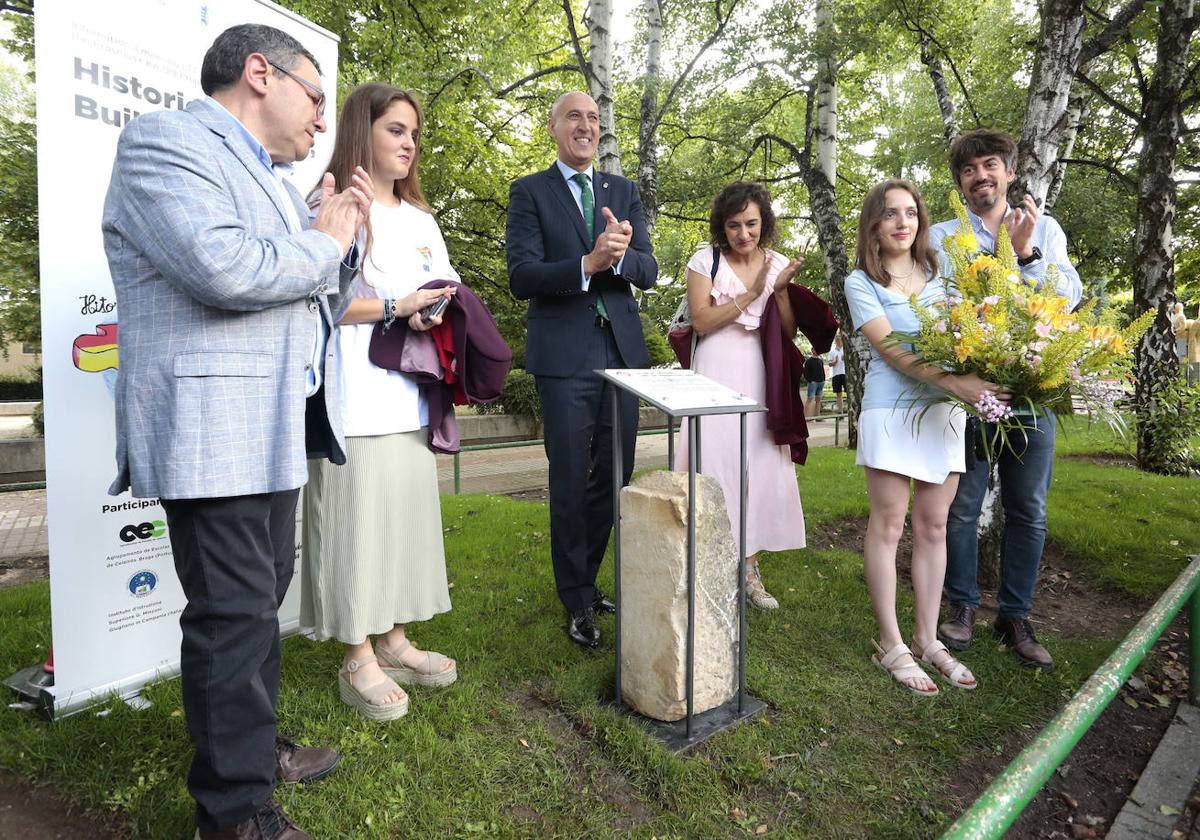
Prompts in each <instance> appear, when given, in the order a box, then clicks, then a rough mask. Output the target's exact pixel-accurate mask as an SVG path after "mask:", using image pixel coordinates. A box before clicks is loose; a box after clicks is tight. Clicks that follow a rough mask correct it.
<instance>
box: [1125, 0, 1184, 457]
mask: <svg viewBox="0 0 1200 840" xmlns="http://www.w3.org/2000/svg"><path fill="white" fill-rule="evenodd" d="M1196 26H1197V13H1196V2H1195V0H1162V2H1161V3H1159V9H1158V44H1157V48H1156V53H1157V55H1156V59H1157V60H1156V62H1155V66H1154V76H1153V77H1152V79H1151V80H1150V84H1149V86H1148V88H1147V89H1146V93H1145V95H1144V96H1143V102H1142V151H1141V155H1140V156H1139V160H1138V197H1137V233H1136V234H1135V238H1134V266H1135V268H1134V281H1133V300H1134V303H1135V305H1136V308H1137V310H1138V311H1139V312H1140V311H1145V310H1146V309H1153V310H1155V312H1157V315H1156V316H1155V319H1154V324H1153V326H1151V327H1150V329H1149V330H1147V331H1146V334H1145V336H1143V337H1142V341H1141V343H1140V344H1139V345H1138V349H1137V389H1136V391H1135V394H1134V406H1135V408H1136V411H1137V416H1138V446H1137V459H1138V466H1139V467H1140V468H1141V469H1144V470H1152V471H1155V472H1166V471H1168V470H1169V469H1170V458H1169V456H1170V455H1171V454H1172V453H1167V452H1164V451H1163V449H1162V447H1161V446H1158V445H1156V442H1155V441H1154V440H1153V439H1152V438H1151V437H1150V429H1149V428H1148V426H1147V424H1146V423H1145V418H1146V416H1147V413H1148V412H1149V411H1151V410H1153V408H1154V401H1155V400H1156V399H1157V398H1158V396H1159V395H1160V394H1161V393H1162V392H1163V389H1164V387H1165V386H1166V384H1167V383H1168V382H1169V381H1170V379H1171V378H1172V377H1173V376H1175V375H1176V373H1177V372H1178V370H1179V360H1178V359H1177V358H1176V355H1175V341H1174V336H1173V333H1172V331H1171V327H1170V321H1169V317H1168V316H1169V313H1170V309H1171V307H1172V305H1173V304H1174V303H1175V269H1174V257H1175V255H1174V249H1173V247H1172V243H1171V225H1172V223H1173V222H1174V220H1175V203H1176V187H1175V155H1176V152H1177V151H1178V147H1179V135H1180V131H1181V129H1182V127H1183V114H1182V113H1181V111H1180V94H1181V92H1182V90H1183V86H1184V84H1185V83H1186V80H1187V75H1188V67H1187V62H1188V51H1189V46H1190V42H1191V39H1192V35H1193V33H1194V32H1195V31H1196Z"/></svg>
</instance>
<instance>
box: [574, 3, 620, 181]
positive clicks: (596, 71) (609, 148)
mask: <svg viewBox="0 0 1200 840" xmlns="http://www.w3.org/2000/svg"><path fill="white" fill-rule="evenodd" d="M612 13H613V7H612V0H591V4H590V6H589V10H588V13H587V15H585V16H584V19H583V21H584V25H585V26H587V30H588V38H589V41H590V43H591V46H590V49H589V51H588V67H589V70H590V72H589V73H588V92H589V93H591V95H592V99H594V100H596V105H597V107H599V109H600V145H599V147H598V148H597V149H596V168H597V169H599V170H600V171H601V172H609V173H611V174H613V175H621V174H622V172H621V150H620V147H619V146H618V145H617V130H616V125H615V120H614V117H613V89H612Z"/></svg>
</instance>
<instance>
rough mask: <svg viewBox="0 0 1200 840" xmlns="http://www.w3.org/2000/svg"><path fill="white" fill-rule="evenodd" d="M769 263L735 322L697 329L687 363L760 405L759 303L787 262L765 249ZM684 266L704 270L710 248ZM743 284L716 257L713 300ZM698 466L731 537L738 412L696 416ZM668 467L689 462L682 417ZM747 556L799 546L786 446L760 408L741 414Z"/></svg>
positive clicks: (763, 393) (796, 491)
mask: <svg viewBox="0 0 1200 840" xmlns="http://www.w3.org/2000/svg"><path fill="white" fill-rule="evenodd" d="M767 258H768V259H769V260H770V261H771V268H770V271H769V274H768V277H767V285H766V288H765V289H764V290H763V293H762V294H761V295H760V296H759V297H758V298H757V299H756V300H754V301H753V302H752V303H751V304H750V305H749V306H747V307H745V312H743V313H742V314H740V315H738V318H737V320H736V321H734V322H733V323H731V324H727V325H726V326H724V327H722V328H721V329H719V330H715V331H713V332H711V333H709V334H708V335H705V336H702V337H701V338H700V340H699V342H698V344H697V346H696V358H695V360H694V362H693V365H692V367H693V369H694V370H695V371H696V372H697V373H699V374H701V375H702V376H707V377H708V378H709V379H712V380H714V381H715V382H719V383H721V384H722V385H725V386H727V387H729V388H733V389H734V390H736V391H738V392H740V393H742V394H744V395H746V396H748V397H750V398H751V399H753V400H755V401H757V402H758V403H760V404H762V405H765V404H766V398H767V389H766V367H765V365H764V364H763V356H762V344H761V342H760V341H759V335H758V326H759V320H760V319H761V317H762V314H763V309H764V308H765V307H766V305H767V300H768V299H769V298H770V296H771V294H772V291H771V289H772V285H773V283H774V280H775V277H776V276H778V274H779V272H780V271H782V270H783V269H784V268H785V267H786V266H787V262H788V261H787V260H786V259H785V258H783V257H782V256H780V255H779V254H777V253H775V252H773V251H767ZM687 267H688V268H689V269H691V270H692V271H694V272H696V273H697V274H700V275H702V276H704V277H708V276H709V275H710V274H711V272H712V248H711V247H706V248H702V249H700V250H699V251H697V252H696V254H695V255H694V256H693V257H692V259H691V260H690V261H689V262H688V266H687ZM745 291H746V287H745V285H744V284H743V283H742V281H741V279H740V278H739V277H738V276H737V275H736V274H735V273H734V272H733V269H731V268H730V267H729V264H728V263H727V262H726V261H725V260H724V258H722V259H721V261H720V264H719V265H718V266H717V275H716V277H715V278H714V279H713V289H712V298H713V303H714V304H716V305H720V304H722V303H727V302H728V301H730V300H732V299H733V298H734V297H736V296H737V295H740V294H744V293H745ZM700 441H701V452H700V462H701V463H700V466H701V472H702V473H703V474H705V475H711V476H713V477H714V478H716V479H717V481H719V482H720V484H721V489H722V490H723V491H724V493H725V507H726V510H727V511H728V513H729V524H730V527H731V528H732V529H733V538H734V540H735V541H736V540H737V538H738V529H739V526H740V522H739V520H738V492H739V488H740V487H741V484H740V480H739V479H740V476H739V473H738V470H739V464H740V452H739V444H738V441H739V421H738V415H736V414H728V415H714V416H710V417H704V418H702V419H701V421H700ZM673 468H674V469H675V470H680V471H686V470H687V468H688V434H687V423H686V422H685V423H684V424H683V431H682V434H681V435H680V445H679V446H678V447H677V449H676V450H675V463H674V465H673ZM746 470H747V482H746V484H747V491H746V556H750V555H752V554H757V553H758V552H759V551H786V550H789V549H795V548H804V545H805V538H804V510H803V508H801V506H800V486H799V484H797V482H796V468H795V465H794V464H793V463H792V458H791V451H790V450H789V449H788V447H786V446H778V445H776V444H775V442H774V440H773V438H772V436H771V433H770V432H769V431H768V430H767V415H766V413H765V412H756V413H753V414H748V415H746Z"/></svg>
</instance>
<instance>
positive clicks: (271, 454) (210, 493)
mask: <svg viewBox="0 0 1200 840" xmlns="http://www.w3.org/2000/svg"><path fill="white" fill-rule="evenodd" d="M271 177H272V176H271V174H270V173H269V172H267V170H266V168H265V167H264V166H263V164H262V163H261V162H260V161H259V160H258V159H257V158H255V157H254V155H253V154H252V153H251V151H250V149H249V147H248V146H247V144H246V142H245V140H244V139H243V138H242V137H241V135H240V134H238V133H237V130H236V128H235V127H234V126H233V125H232V123H230V121H229V117H228V116H226V115H225V114H222V113H221V112H220V110H219V107H218V106H216V105H214V104H213V103H212V102H210V101H208V100H205V99H201V100H197V101H195V102H192V103H191V104H190V105H188V107H187V109H186V110H185V111H157V112H154V113H150V114H145V115H144V116H141V117H138V118H137V119H135V120H133V121H132V122H130V123H129V125H127V126H126V127H125V130H124V131H123V132H122V133H121V139H120V141H119V143H118V146H117V157H116V162H115V164H114V165H113V174H112V181H111V183H110V184H109V188H108V195H107V197H106V199H105V202H104V220H103V225H102V228H103V233H104V250H105V253H106V254H107V255H108V265H109V270H110V271H111V273H112V280H113V286H114V287H115V288H116V293H117V315H118V322H119V339H118V341H119V354H120V368H119V370H118V374H117V387H116V412H117V477H116V480H114V481H113V483H112V486H111V487H110V488H109V492H110V493H112V494H113V495H116V494H117V493H120V492H122V491H124V490H126V489H129V488H132V490H133V494H134V495H135V496H139V497H143V498H149V497H155V496H158V497H160V498H166V499H195V498H212V497H227V496H241V495H248V494H252V493H268V492H275V491H280V490H292V489H295V488H297V487H300V486H302V485H303V484H304V482H305V481H306V479H307V469H306V461H305V434H304V416H305V391H306V385H307V374H308V371H307V368H308V366H309V365H310V363H311V361H312V351H313V339H314V335H315V332H316V329H317V319H318V318H324V319H325V322H326V323H327V324H328V325H330V327H331V328H332V325H333V324H334V322H335V321H336V319H337V318H338V317H340V315H341V313H342V312H344V311H345V308H346V305H348V303H349V300H350V295H349V289H350V283H351V282H352V280H353V277H354V272H355V270H356V269H355V268H353V267H351V266H348V265H346V264H344V263H343V260H342V256H343V255H342V254H340V253H339V249H338V246H337V244H336V243H335V242H334V240H333V239H332V238H331V237H329V236H327V235H325V234H324V233H321V232H319V231H313V230H305V231H303V232H301V233H298V234H291V233H289V232H288V227H287V221H286V219H285V216H284V209H283V206H282V204H281V203H280V196H279V192H278V191H277V190H276V189H275V187H274V186H273V185H272V184H271V182H270V179H271ZM288 195H289V197H290V198H291V199H292V201H293V203H294V204H295V205H296V212H297V213H298V215H299V217H300V219H301V220H302V222H304V223H305V224H307V221H305V220H307V219H308V210H307V208H306V207H305V206H304V203H303V202H302V201H301V200H300V196H299V194H298V193H296V191H295V190H294V189H292V188H291V187H290V185H289V187H288ZM330 334H332V330H331V332H330ZM337 385H338V383H337V381H336V370H335V365H332V364H328V365H326V366H325V389H324V394H325V399H326V406H325V408H326V413H327V415H328V419H329V422H330V425H331V426H332V431H333V434H334V436H335V438H336V440H337V442H338V443H339V444H340V445H343V448H344V441H343V438H342V434H341V418H340V410H339V402H338V388H337Z"/></svg>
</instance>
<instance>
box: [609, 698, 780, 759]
mask: <svg viewBox="0 0 1200 840" xmlns="http://www.w3.org/2000/svg"><path fill="white" fill-rule="evenodd" d="M619 708H620V710H621V711H622V712H623V713H625V714H626V715H628V716H629V717H631V718H633V719H635V720H637V721H638V722H639V723H641V724H642V725H643V726H645V727H646V728H647V729H649V730H650V734H651V735H653V736H654V737H656V738H658V739H659V740H660V741H662V742H663V746H665V747H666V748H667V749H668V750H670V751H671V752H673V753H676V754H679V753H685V752H687V751H688V750H690V749H691V748H692V747H695V746H699V745H700V744H702V743H703V742H705V741H707V740H708V739H709V738H711V737H712V736H713V735H716V734H717V733H718V732H724V731H725V730H726V729H731V728H733V727H734V726H737V725H738V724H739V723H741V722H742V721H744V720H749V719H750V718H752V717H754V716H755V715H757V714H759V713H760V712H762V711H763V710H765V709H766V708H767V704H766V703H764V702H763V701H761V700H759V699H758V698H757V697H752V696H750V695H749V694H746V695H745V696H744V702H743V703H742V711H741V713H739V712H738V701H737V695H736V694H735V695H734V696H733V698H732V699H731V700H729V701H728V702H726V703H723V704H721V705H720V706H716V707H714V708H711V709H709V710H708V711H707V712H701V713H700V714H698V715H693V716H692V737H691V738H688V736H687V725H686V723H687V721H686V718H680V719H679V720H676V721H663V720H654V719H653V718H648V717H646V716H644V715H640V714H638V713H637V712H635V711H633V710H632V709H630V708H629V707H628V706H624V705H621V706H620V707H619Z"/></svg>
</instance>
